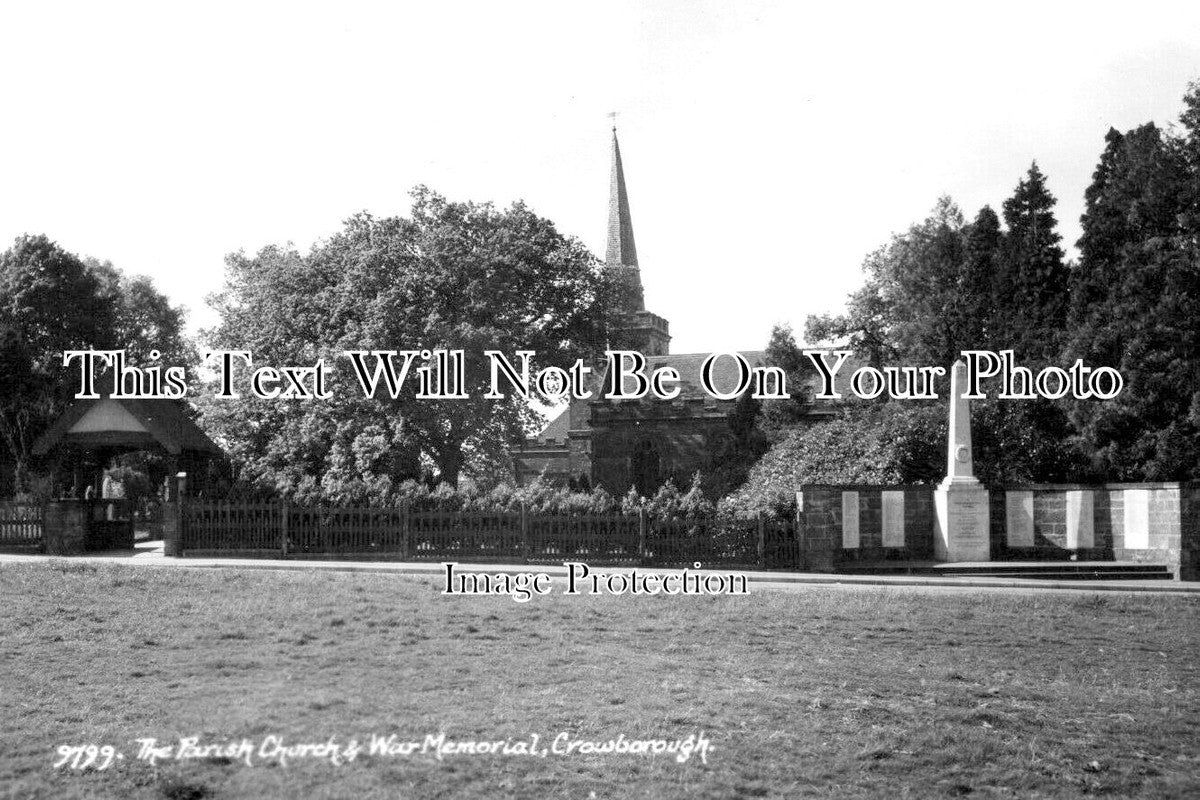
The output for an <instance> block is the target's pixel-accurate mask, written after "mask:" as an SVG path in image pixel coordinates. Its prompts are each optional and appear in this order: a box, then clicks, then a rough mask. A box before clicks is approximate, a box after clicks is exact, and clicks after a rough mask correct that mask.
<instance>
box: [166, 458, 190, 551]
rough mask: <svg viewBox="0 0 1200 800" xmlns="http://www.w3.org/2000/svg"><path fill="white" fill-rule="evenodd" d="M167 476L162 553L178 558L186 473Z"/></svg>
mask: <svg viewBox="0 0 1200 800" xmlns="http://www.w3.org/2000/svg"><path fill="white" fill-rule="evenodd" d="M174 477H175V480H174V482H172V481H171V479H170V478H167V498H166V500H165V501H164V502H163V509H162V512H163V555H165V556H172V557H175V558H178V557H180V556H182V555H183V534H184V530H183V528H184V508H183V504H184V503H185V502H186V501H185V500H184V495H186V494H187V473H186V472H180V473H179V474H178V475H176V476H174Z"/></svg>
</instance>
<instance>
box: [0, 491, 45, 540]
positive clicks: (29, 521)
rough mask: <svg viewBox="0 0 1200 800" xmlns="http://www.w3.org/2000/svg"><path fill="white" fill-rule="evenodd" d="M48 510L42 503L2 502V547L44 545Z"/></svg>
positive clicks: (0, 523)
mask: <svg viewBox="0 0 1200 800" xmlns="http://www.w3.org/2000/svg"><path fill="white" fill-rule="evenodd" d="M45 519H46V509H45V507H44V506H42V505H41V504H40V503H18V502H15V501H8V500H4V501H0V547H36V546H38V545H40V544H41V543H42V529H43V526H44V524H45Z"/></svg>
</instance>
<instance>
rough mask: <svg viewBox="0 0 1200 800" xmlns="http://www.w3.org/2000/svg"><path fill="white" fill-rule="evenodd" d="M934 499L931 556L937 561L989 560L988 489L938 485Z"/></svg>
mask: <svg viewBox="0 0 1200 800" xmlns="http://www.w3.org/2000/svg"><path fill="white" fill-rule="evenodd" d="M933 499H934V506H935V508H936V511H937V536H936V537H935V538H934V542H933V544H934V547H933V550H934V556H935V557H936V558H937V559H938V560H939V561H989V560H990V559H991V557H992V553H991V551H992V545H991V532H990V530H989V525H988V491H987V489H984V488H982V487H978V486H976V487H968V486H953V487H950V488H940V489H938V490H937V491H936V492H934V495H933Z"/></svg>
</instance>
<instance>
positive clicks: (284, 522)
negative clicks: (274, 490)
mask: <svg viewBox="0 0 1200 800" xmlns="http://www.w3.org/2000/svg"><path fill="white" fill-rule="evenodd" d="M291 517H292V506H291V503H289V502H288V499H287V498H286V497H285V498H283V500H281V501H280V503H279V552H280V553H281V554H282V555H283V557H284V558H287V554H288V521H289V520H290V519H291Z"/></svg>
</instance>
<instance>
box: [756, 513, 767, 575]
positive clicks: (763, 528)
mask: <svg viewBox="0 0 1200 800" xmlns="http://www.w3.org/2000/svg"><path fill="white" fill-rule="evenodd" d="M766 556H767V522H766V520H765V519H764V518H763V513H762V512H761V511H760V512H758V567H759V569H762V568H763V567H764V566H765V565H766Z"/></svg>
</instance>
